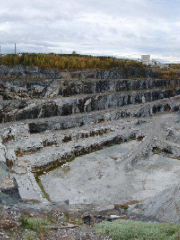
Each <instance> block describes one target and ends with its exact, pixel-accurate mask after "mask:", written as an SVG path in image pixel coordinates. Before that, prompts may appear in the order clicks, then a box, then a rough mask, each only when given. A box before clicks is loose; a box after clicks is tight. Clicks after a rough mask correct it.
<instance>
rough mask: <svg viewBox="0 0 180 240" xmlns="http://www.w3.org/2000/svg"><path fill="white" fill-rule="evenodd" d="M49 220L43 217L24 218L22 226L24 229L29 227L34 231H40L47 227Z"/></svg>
mask: <svg viewBox="0 0 180 240" xmlns="http://www.w3.org/2000/svg"><path fill="white" fill-rule="evenodd" d="M50 225H51V222H50V221H48V220H47V219H43V218H25V219H24V220H23V221H22V226H23V228H25V229H31V230H33V231H35V232H41V231H45V230H47V229H48V227H49V226H50Z"/></svg>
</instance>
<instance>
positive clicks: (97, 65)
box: [0, 53, 143, 71]
mask: <svg viewBox="0 0 180 240" xmlns="http://www.w3.org/2000/svg"><path fill="white" fill-rule="evenodd" d="M0 64H1V65H8V66H15V65H24V66H37V67H41V68H47V69H58V70H64V71H66V70H83V69H112V68H129V67H136V68H137V67H138V68H143V65H142V63H141V62H138V61H134V60H126V59H118V58H115V57H104V56H96V57H94V56H91V55H79V54H76V53H73V54H54V53H49V54H43V53H23V54H17V55H15V54H7V55H4V56H2V57H1V58H0Z"/></svg>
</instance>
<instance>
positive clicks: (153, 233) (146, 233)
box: [95, 220, 180, 240]
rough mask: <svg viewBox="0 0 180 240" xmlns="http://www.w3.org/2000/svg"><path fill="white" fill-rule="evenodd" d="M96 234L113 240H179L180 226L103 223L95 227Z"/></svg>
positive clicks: (119, 222)
mask: <svg viewBox="0 0 180 240" xmlns="http://www.w3.org/2000/svg"><path fill="white" fill-rule="evenodd" d="M95 230H96V233H98V234H102V235H106V236H109V237H110V238H111V239H113V240H179V239H180V226H179V225H175V224H165V223H157V222H154V223H152V222H135V221H126V220H119V221H114V222H102V223H100V224H98V225H97V226H96V227H95Z"/></svg>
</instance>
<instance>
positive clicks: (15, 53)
mask: <svg viewBox="0 0 180 240" xmlns="http://www.w3.org/2000/svg"><path fill="white" fill-rule="evenodd" d="M14 54H16V43H15V45H14Z"/></svg>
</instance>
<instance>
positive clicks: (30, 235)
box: [22, 231, 39, 240]
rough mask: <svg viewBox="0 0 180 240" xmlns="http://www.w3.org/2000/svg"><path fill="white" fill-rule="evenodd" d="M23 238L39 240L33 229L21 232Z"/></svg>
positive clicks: (25, 239)
mask: <svg viewBox="0 0 180 240" xmlns="http://www.w3.org/2000/svg"><path fill="white" fill-rule="evenodd" d="M22 237H23V239H24V240H39V237H38V236H37V233H36V232H34V231H27V232H24V233H23V234H22Z"/></svg>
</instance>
